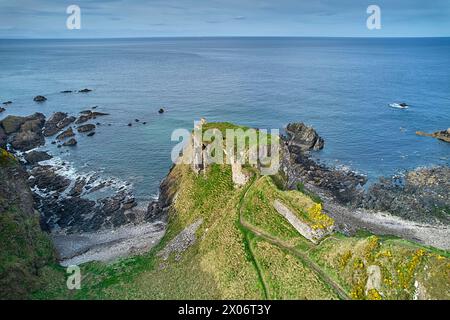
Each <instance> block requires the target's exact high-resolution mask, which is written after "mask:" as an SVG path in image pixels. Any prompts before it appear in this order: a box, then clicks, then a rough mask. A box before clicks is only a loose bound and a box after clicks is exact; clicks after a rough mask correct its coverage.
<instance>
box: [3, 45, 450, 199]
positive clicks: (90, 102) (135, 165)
mask: <svg viewBox="0 0 450 320" xmlns="http://www.w3.org/2000/svg"><path fill="white" fill-rule="evenodd" d="M85 87H86V88H92V89H94V91H93V92H91V93H89V94H66V95H65V94H60V93H59V92H60V91H61V90H77V89H82V88H85ZM38 94H43V95H45V96H46V97H47V98H48V101H47V102H45V103H43V104H36V103H34V102H33V101H32V98H33V97H34V96H35V95H38ZM0 100H2V101H6V100H12V101H13V102H14V103H13V104H12V105H11V106H9V107H7V111H6V112H4V113H2V114H1V115H0V118H2V117H4V116H6V115H8V114H17V115H26V114H31V113H33V112H36V111H39V112H43V113H45V114H47V115H50V114H51V113H52V112H54V111H66V112H69V113H73V114H75V113H78V112H79V111H81V110H84V109H86V108H89V107H91V106H94V105H98V106H99V107H98V110H99V111H104V112H108V113H110V114H111V115H110V116H107V117H103V118H99V119H97V120H98V121H100V122H101V123H102V124H103V125H102V126H100V127H98V129H97V134H96V135H95V136H94V137H93V138H83V137H79V145H78V146H77V147H76V148H74V149H70V151H69V152H66V153H64V154H61V155H60V156H61V157H63V159H67V160H70V161H72V162H73V163H74V165H75V166H76V167H78V168H80V170H96V171H101V172H103V173H104V174H105V175H112V176H115V177H119V178H122V179H125V180H129V181H131V182H132V183H133V184H134V187H135V189H136V191H137V194H138V196H139V197H141V198H148V197H149V196H150V195H152V194H154V193H155V192H156V191H157V186H158V184H159V181H160V180H161V179H162V178H163V177H164V176H165V175H166V173H167V172H168V170H169V168H170V166H171V162H170V151H171V148H172V147H173V145H174V144H175V143H174V142H171V141H170V134H171V132H172V130H173V129H175V128H180V127H183V128H188V129H189V128H192V125H193V121H194V120H198V119H199V118H200V117H205V118H206V119H207V120H208V121H214V120H221V121H233V122H237V123H240V124H244V125H249V126H254V127H263V128H282V127H284V126H285V125H286V124H287V123H288V122H291V121H304V122H306V123H308V124H311V125H313V126H314V127H315V128H316V129H317V130H318V132H319V133H320V135H321V136H323V137H324V139H325V141H326V144H325V149H324V150H323V151H321V152H319V154H318V156H319V157H320V159H322V160H323V161H326V162H327V163H329V164H332V165H345V166H348V167H350V168H352V169H354V170H357V171H360V172H362V173H365V174H367V175H368V176H369V178H370V179H371V180H372V181H373V180H374V178H376V177H377V176H380V175H388V174H392V173H395V172H397V171H399V170H402V169H407V168H414V167H417V166H429V165H435V164H447V165H448V164H450V144H445V143H444V142H440V141H437V140H435V139H432V138H426V137H418V136H416V135H415V131H416V130H422V131H436V130H440V129H446V128H448V127H450V38H440V39H439V38H436V39H332V38H330V39H326V38H203V39H202V38H198V39H132V40H0ZM402 101H405V102H407V103H408V104H410V105H411V107H410V109H408V110H397V109H392V108H388V107H387V105H388V104H389V103H391V102H402ZM160 107H164V108H165V109H166V113H164V114H163V115H159V114H158V113H157V110H158V109H159V108H160ZM135 118H138V119H140V120H141V122H142V121H147V122H148V124H147V125H133V127H131V128H130V127H128V126H127V124H128V123H129V122H131V121H133V120H134V119H135ZM108 123H110V124H111V126H107V125H106V124H108ZM400 128H404V129H403V130H400ZM46 149H49V150H50V151H51V152H53V153H54V154H56V155H59V153H60V152H61V151H60V150H59V149H56V148H55V147H54V146H51V145H48V146H46Z"/></svg>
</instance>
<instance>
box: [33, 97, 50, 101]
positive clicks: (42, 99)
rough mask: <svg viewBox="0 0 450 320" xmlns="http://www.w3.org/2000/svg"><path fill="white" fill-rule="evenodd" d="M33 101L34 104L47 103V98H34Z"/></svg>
mask: <svg viewBox="0 0 450 320" xmlns="http://www.w3.org/2000/svg"><path fill="white" fill-rule="evenodd" d="M33 101H35V102H44V101H47V98H46V97H44V96H36V97H34V99H33Z"/></svg>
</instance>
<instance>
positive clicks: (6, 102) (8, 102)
mask: <svg viewBox="0 0 450 320" xmlns="http://www.w3.org/2000/svg"><path fill="white" fill-rule="evenodd" d="M11 103H12V101H5V102H3V105H5V106H7V105H9V104H11Z"/></svg>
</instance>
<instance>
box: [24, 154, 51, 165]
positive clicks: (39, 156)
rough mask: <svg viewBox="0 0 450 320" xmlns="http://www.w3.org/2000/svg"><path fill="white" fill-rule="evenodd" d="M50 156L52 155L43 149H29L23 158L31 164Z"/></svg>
mask: <svg viewBox="0 0 450 320" xmlns="http://www.w3.org/2000/svg"><path fill="white" fill-rule="evenodd" d="M51 158H53V157H52V156H51V155H49V154H48V153H47V152H45V151H31V152H28V153H26V154H25V160H26V161H27V163H28V164H31V165H33V164H36V163H38V162H41V161H45V160H49V159H51Z"/></svg>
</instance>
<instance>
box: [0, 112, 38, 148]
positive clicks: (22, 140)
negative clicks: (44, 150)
mask: <svg viewBox="0 0 450 320" xmlns="http://www.w3.org/2000/svg"><path fill="white" fill-rule="evenodd" d="M44 123H45V116H44V115H43V114H42V113H35V114H33V115H31V116H28V117H17V116H8V117H6V118H5V119H3V121H2V122H1V123H0V124H1V126H2V127H3V131H4V133H5V134H6V136H7V142H9V143H10V144H11V146H12V147H13V148H14V149H17V150H20V151H27V150H30V149H33V148H35V147H37V146H40V145H43V144H44V143H45V140H44V136H43V135H42V128H43V126H44Z"/></svg>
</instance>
